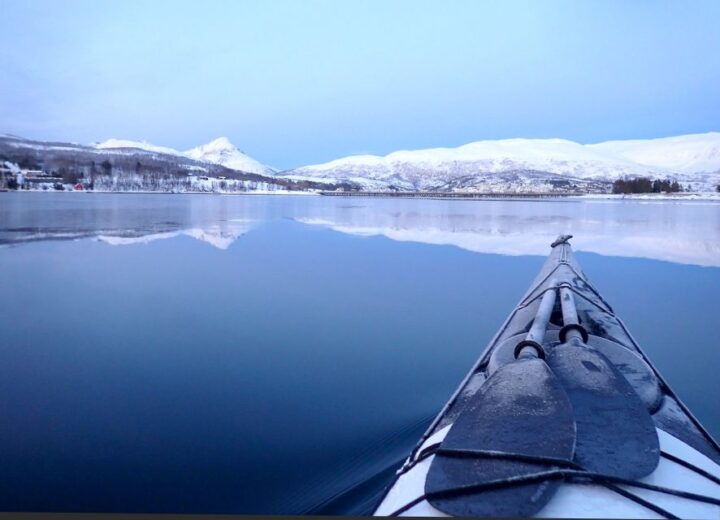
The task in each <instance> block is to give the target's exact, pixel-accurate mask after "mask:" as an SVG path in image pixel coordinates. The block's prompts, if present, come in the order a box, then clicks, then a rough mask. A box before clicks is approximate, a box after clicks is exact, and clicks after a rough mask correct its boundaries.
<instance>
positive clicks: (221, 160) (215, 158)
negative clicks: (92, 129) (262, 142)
mask: <svg viewBox="0 0 720 520" xmlns="http://www.w3.org/2000/svg"><path fill="white" fill-rule="evenodd" d="M94 146H95V148H98V149H103V150H121V149H139V150H145V151H147V152H154V153H161V154H167V155H177V156H181V157H187V158H189V159H194V160H196V161H200V162H205V163H212V164H219V165H220V166H225V167H226V168H230V169H231V170H237V171H241V172H247V173H257V174H260V175H273V174H274V173H275V171H274V170H273V169H272V168H270V167H269V166H265V165H264V164H262V163H261V162H259V161H257V160H255V159H253V158H252V157H250V156H249V155H247V154H245V153H243V152H241V151H240V150H239V149H238V148H237V147H236V146H235V145H234V144H232V143H231V142H230V140H229V139H228V138H227V137H219V138H217V139H215V140H214V141H211V142H209V143H207V144H204V145H201V146H198V147H196V148H192V149H190V150H186V151H184V152H181V151H178V150H175V149H174V148H168V147H166V146H157V145H154V144H150V143H148V142H146V141H131V140H127V139H108V140H107V141H103V142H102V143H97V144H95V145H94Z"/></svg>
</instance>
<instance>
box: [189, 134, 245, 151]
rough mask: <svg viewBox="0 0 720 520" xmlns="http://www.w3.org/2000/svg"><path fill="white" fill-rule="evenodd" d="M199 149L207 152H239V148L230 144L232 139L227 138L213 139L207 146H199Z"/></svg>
mask: <svg viewBox="0 0 720 520" xmlns="http://www.w3.org/2000/svg"><path fill="white" fill-rule="evenodd" d="M197 148H203V149H205V150H237V149H238V148H237V146H235V145H234V144H232V143H231V142H230V139H228V138H227V137H225V136H223V137H218V138H217V139H213V140H212V141H210V142H209V143H207V144H203V145H201V146H198V147H197Z"/></svg>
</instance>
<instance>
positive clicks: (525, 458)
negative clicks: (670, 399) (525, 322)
mask: <svg viewBox="0 0 720 520" xmlns="http://www.w3.org/2000/svg"><path fill="white" fill-rule="evenodd" d="M432 455H444V456H450V457H463V458H465V457H467V458H474V457H487V458H503V459H511V460H518V461H520V462H531V463H538V464H545V465H548V466H561V467H562V466H564V467H565V469H551V470H547V471H540V472H537V473H530V474H527V475H519V476H516V477H510V478H506V479H498V480H495V481H490V482H484V483H482V484H470V485H467V486H460V487H456V488H448V489H445V490H442V491H436V492H433V493H425V494H423V495H421V496H419V497H417V498H415V499H413V500H412V501H410V502H408V503H407V504H405V505H404V506H402V507H401V508H399V509H397V510H396V511H394V512H393V513H391V514H389V515H388V516H398V515H400V514H402V513H404V512H405V511H407V510H409V509H410V508H412V507H414V506H415V505H417V504H419V503H420V502H422V501H423V500H426V499H428V498H432V497H434V496H435V497H440V496H454V495H464V494H474V493H477V492H479V491H484V490H486V489H497V488H504V487H512V486H517V485H522V484H526V483H530V482H537V481H539V480H551V479H565V480H567V481H569V482H573V483H576V484H585V485H588V484H600V485H602V486H604V487H606V488H608V489H610V490H611V491H613V492H616V493H618V494H620V495H623V496H625V497H626V498H628V499H630V500H633V501H634V502H637V503H639V504H641V505H643V506H645V507H647V508H649V509H651V510H653V511H655V512H656V513H658V514H660V515H662V516H664V517H665V518H671V519H672V518H678V517H677V516H675V515H673V514H672V513H670V512H669V511H666V510H664V509H662V508H661V507H660V506H658V505H656V504H653V503H652V502H650V501H648V500H646V499H644V498H642V497H639V496H637V495H635V494H633V493H631V492H629V491H627V490H624V489H622V488H619V487H617V485H616V484H620V485H624V486H629V487H637V488H640V489H646V490H648V491H655V492H658V493H664V494H667V495H674V496H678V497H680V498H686V499H688V500H695V501H698V502H704V503H708V504H713V505H717V506H720V499H718V498H715V497H710V496H706V495H701V494H698V493H691V492H689V491H683V490H680V489H673V488H668V487H664V486H657V485H655V484H647V483H645V482H639V481H636V480H628V479H623V478H619V477H615V476H612V475H605V474H602V473H594V472H589V471H586V470H584V469H583V468H582V467H580V466H579V465H578V464H576V463H574V462H572V461H569V460H561V459H553V458H548V457H537V456H533V455H525V454H521V453H509V452H499V451H492V450H474V449H472V450H468V449H447V448H441V443H436V444H432V445H430V446H428V447H426V448H424V449H423V450H421V451H420V453H419V454H418V456H417V458H416V459H415V460H413V461H411V463H409V464H408V465H406V466H404V467H403V468H402V469H401V471H400V472H398V475H402V474H404V473H407V472H408V471H409V470H410V469H412V468H413V467H414V466H415V465H416V464H418V463H419V462H421V461H422V460H424V459H426V458H428V457H430V456H432ZM662 456H663V457H665V458H667V459H668V460H672V461H673V462H677V463H678V464H681V465H682V466H684V467H686V468H688V469H690V470H692V471H694V472H696V473H697V474H699V475H702V476H704V477H706V478H708V479H710V480H712V481H713V482H716V483H720V479H718V478H717V477H715V476H714V475H712V474H711V473H708V472H707V471H705V470H703V469H701V468H698V467H697V466H695V465H693V464H691V463H689V462H687V461H684V460H682V459H678V458H677V457H675V456H674V455H671V454H669V453H667V452H662Z"/></svg>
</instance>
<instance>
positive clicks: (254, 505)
mask: <svg viewBox="0 0 720 520" xmlns="http://www.w3.org/2000/svg"><path fill="white" fill-rule="evenodd" d="M559 233H572V234H574V235H575V236H576V238H575V239H574V240H573V243H574V246H575V249H576V251H577V257H578V260H579V261H580V263H581V265H582V266H583V268H584V270H585V272H586V273H587V274H588V276H589V277H590V279H591V281H592V282H593V283H594V284H595V286H597V287H598V288H599V290H600V291H601V292H602V294H603V296H605V298H606V299H607V300H608V301H609V302H610V303H611V304H613V306H614V308H615V310H616V312H617V313H618V314H619V315H620V316H621V317H622V318H623V319H624V321H625V322H626V324H627V325H628V327H629V328H630V330H631V332H632V333H633V334H634V336H635V337H636V339H637V340H638V341H639V342H640V344H641V345H642V346H643V348H644V349H645V351H646V353H647V354H648V355H649V356H650V357H651V359H652V360H653V362H654V363H655V364H656V366H657V367H658V369H659V370H660V371H661V372H662V373H663V375H664V376H665V377H666V378H667V379H668V381H669V383H670V384H671V385H672V386H673V388H674V389H675V391H676V392H677V393H678V395H679V396H680V397H681V398H682V399H683V400H684V401H685V402H686V404H688V406H689V407H690V409H691V410H692V411H693V413H695V414H696V415H697V417H698V418H699V419H700V420H701V421H702V422H703V423H704V425H705V426H706V427H707V428H708V429H709V430H710V432H711V433H713V434H714V435H715V436H716V437H717V436H720V409H719V407H718V406H717V399H716V396H717V395H718V394H720V383H719V382H718V378H717V374H716V372H717V367H718V366H719V365H720V349H718V342H717V340H716V334H715V333H714V332H713V331H714V329H715V327H716V324H717V312H718V307H717V292H718V289H720V204H717V203H710V202H685V201H683V202H674V201H651V202H647V201H607V200H587V201H578V200H570V199H566V200H553V201H527V200H525V201H520V200H504V201H443V200H436V201H433V200H395V199H370V198H328V197H305V196H294V197H288V196H270V197H266V196H217V195H120V194H117V195H115V194H78V193H57V194H49V193H3V194H0V244H3V246H2V247H0V316H2V322H1V323H2V324H1V326H0V410H1V411H2V412H1V413H2V419H3V425H4V426H3V428H1V429H0V446H2V461H3V464H2V466H3V471H2V472H1V474H0V475H1V476H0V484H1V486H2V489H3V492H2V493H0V510H3V511H95V512H187V513H201V512H205V513H211V512H217V513H305V512H308V513H313V512H314V513H363V512H368V511H369V509H370V507H371V504H372V501H373V500H374V499H376V498H377V496H378V494H379V493H380V492H381V491H382V489H383V486H384V485H385V484H386V483H387V482H388V481H389V479H390V478H391V475H392V472H393V471H394V469H396V468H397V466H398V464H399V463H400V462H401V460H402V459H403V458H404V456H406V454H407V452H408V451H409V449H410V448H411V447H412V446H413V445H414V444H415V442H416V441H417V439H418V437H419V436H420V435H421V433H422V431H423V430H424V428H425V427H426V426H427V425H428V423H429V421H430V420H431V419H432V417H433V416H434V415H435V414H436V413H437V412H438V411H439V409H440V407H441V406H442V405H443V404H444V403H445V401H446V400H447V399H448V397H449V396H450V394H451V393H452V392H453V390H454V389H455V387H456V386H457V384H458V383H459V382H460V380H461V378H462V377H463V375H464V374H465V372H466V371H467V370H468V369H469V368H470V366H471V365H472V363H473V362H474V361H475V359H476V358H477V357H478V356H479V355H480V353H481V352H482V350H483V349H484V347H485V345H486V344H487V342H488V341H489V340H490V338H491V337H492V335H493V334H494V333H495V331H496V330H497V329H498V328H499V326H500V325H501V323H502V321H503V320H504V318H505V317H506V316H507V314H508V313H509V312H510V311H511V310H512V308H513V307H514V305H515V304H516V303H517V301H518V300H519V298H520V297H521V295H522V293H523V292H524V291H525V289H526V288H527V287H528V285H529V284H530V282H531V280H532V279H533V277H534V276H535V274H536V273H537V271H538V269H539V268H540V266H541V265H542V263H543V261H544V259H545V256H546V255H547V253H548V251H549V243H550V242H551V241H552V239H553V238H554V237H555V236H556V235H557V234H559Z"/></svg>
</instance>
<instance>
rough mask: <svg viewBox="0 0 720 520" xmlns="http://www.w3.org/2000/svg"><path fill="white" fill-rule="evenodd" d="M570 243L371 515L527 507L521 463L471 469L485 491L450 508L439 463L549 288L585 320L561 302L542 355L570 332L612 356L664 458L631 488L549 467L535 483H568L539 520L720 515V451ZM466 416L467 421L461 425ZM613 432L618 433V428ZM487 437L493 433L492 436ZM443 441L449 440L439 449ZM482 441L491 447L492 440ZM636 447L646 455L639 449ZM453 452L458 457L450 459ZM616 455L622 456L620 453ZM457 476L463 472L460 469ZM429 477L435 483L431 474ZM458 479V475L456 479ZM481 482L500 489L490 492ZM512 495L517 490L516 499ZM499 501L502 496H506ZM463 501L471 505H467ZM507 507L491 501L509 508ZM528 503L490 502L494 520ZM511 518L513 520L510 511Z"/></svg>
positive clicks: (467, 494)
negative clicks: (489, 472) (500, 472)
mask: <svg viewBox="0 0 720 520" xmlns="http://www.w3.org/2000/svg"><path fill="white" fill-rule="evenodd" d="M568 238H569V237H561V238H560V239H558V240H557V241H556V242H555V243H553V244H552V249H551V253H550V256H549V257H548V259H547V261H546V262H545V264H544V266H543V267H542V269H541V271H540V273H539V274H538V276H537V277H536V279H535V281H534V282H533V283H532V284H531V285H530V288H529V289H528V291H527V293H526V294H525V295H524V296H523V298H522V299H521V300H520V302H519V304H518V305H517V307H516V308H515V309H514V310H513V311H512V312H511V313H510V315H509V316H508V318H507V320H506V321H505V323H504V324H503V325H502V327H501V328H500V330H499V331H498V332H497V333H496V335H495V337H494V338H493V339H492V340H491V341H490V343H489V345H488V347H487V348H486V349H485V351H484V352H483V354H482V355H481V356H480V358H479V359H478V361H477V362H476V364H475V365H474V366H473V367H472V369H471V370H470V372H469V373H468V374H467V376H466V377H465V379H464V380H463V381H462V383H461V384H460V386H459V387H458V389H457V390H456V392H455V393H454V394H453V396H452V397H451V398H450V400H449V401H448V402H447V404H446V405H445V406H444V407H443V409H442V410H441V411H440V413H439V414H438V415H437V417H436V418H435V419H434V421H433V422H432V423H431V425H430V427H429V428H428V430H427V431H426V432H425V434H424V435H423V436H422V437H421V438H420V440H419V442H418V444H417V445H416V447H415V448H414V449H413V450H412V452H411V454H410V456H409V457H408V459H407V460H406V462H405V464H404V465H403V466H402V467H401V468H400V469H399V470H398V472H397V475H396V477H395V480H394V481H393V482H392V483H391V484H390V486H389V487H388V488H387V490H386V493H385V495H384V496H383V498H382V500H381V501H380V504H379V505H378V507H377V509H376V511H375V514H376V515H382V516H385V515H408V516H446V515H447V514H448V513H447V512H446V511H441V510H439V509H437V508H436V507H434V506H433V504H435V505H439V506H440V507H443V508H445V509H446V510H447V511H453V513H452V514H460V513H455V512H454V511H486V510H488V509H486V508H482V507H480V508H476V509H473V507H476V506H478V505H481V506H485V505H487V504H486V503H483V501H484V502H488V503H490V502H492V501H495V502H500V501H504V502H507V501H508V497H510V501H512V500H516V501H521V499H520V498H518V497H519V496H520V495H521V494H522V493H520V491H521V486H527V484H528V482H527V479H529V478H531V477H530V476H528V472H529V470H527V468H526V466H527V464H525V465H524V466H523V465H522V464H518V467H523V468H526V469H524V470H523V471H524V472H523V471H520V472H519V473H518V474H517V475H509V477H508V478H504V479H499V480H496V481H495V480H494V481H492V482H490V483H489V484H488V483H487V482H485V481H486V480H487V478H485V481H484V480H483V475H473V474H472V472H471V471H468V475H466V476H465V477H463V478H465V480H466V481H467V483H468V484H471V485H472V484H473V483H474V484H475V488H478V485H479V484H477V482H485V484H482V485H480V488H481V489H479V490H478V489H475V488H474V489H473V490H471V491H468V490H460V491H458V490H457V489H449V490H445V491H446V492H445V494H446V495H447V494H450V495H452V496H453V497H454V498H453V500H451V501H450V502H451V504H449V503H448V504H446V503H447V502H448V501H447V500H444V499H438V497H439V496H440V495H442V493H438V492H437V489H436V488H437V482H443V479H444V477H445V476H446V475H444V474H443V473H442V471H446V470H444V469H443V467H442V466H443V464H441V462H442V457H443V456H444V455H443V453H444V452H447V451H448V450H447V448H448V446H450V444H452V442H454V441H451V439H450V438H451V437H455V438H457V437H458V436H457V435H455V434H451V435H450V436H448V432H450V431H453V427H454V426H455V424H456V423H457V427H455V431H457V430H458V428H463V427H465V426H462V425H461V424H462V423H463V422H465V423H467V422H468V421H467V416H468V415H469V414H471V413H473V412H472V410H473V409H475V408H477V407H478V406H485V405H487V403H483V402H482V400H483V399H486V398H487V399H497V397H487V396H489V395H492V392H489V391H488V387H489V386H492V383H490V384H489V385H488V384H486V383H487V382H488V381H489V380H490V379H493V378H494V379H497V378H498V377H501V376H500V375H499V374H500V373H502V372H503V371H504V370H506V368H507V366H510V365H509V364H513V363H514V364H517V363H518V361H517V359H518V358H517V351H516V348H517V347H518V344H519V343H521V342H523V340H525V339H526V337H528V333H529V332H531V329H532V326H533V323H534V322H535V321H536V316H537V315H539V314H538V311H539V308H540V305H541V301H542V300H543V296H544V295H545V294H546V293H548V292H550V291H553V292H559V291H560V289H562V292H563V293H564V294H567V293H570V296H571V297H572V298H571V299H573V300H574V302H573V303H574V305H573V307H574V308H575V309H576V313H577V316H576V318H577V320H578V322H579V324H576V325H574V326H573V324H568V323H567V321H568V317H567V316H564V315H563V312H562V310H563V309H562V305H561V303H560V302H559V301H558V302H557V303H556V304H555V307H554V308H553V311H552V313H551V314H550V316H549V320H548V322H547V324H546V327H545V329H546V330H545V333H544V337H543V340H542V346H541V350H542V351H543V353H544V352H545V351H547V352H550V353H552V352H553V351H554V349H558V347H559V346H560V345H564V344H565V342H566V341H567V340H568V337H569V336H571V335H573V332H572V330H573V329H575V330H581V331H582V339H581V340H580V339H578V341H579V343H578V344H580V345H582V347H577V348H583V347H586V348H587V349H588V351H593V352H599V353H600V355H601V357H602V358H603V359H607V360H608V361H609V363H610V365H612V371H613V373H615V372H619V373H621V374H622V376H623V377H624V379H625V380H626V381H627V383H629V385H630V386H631V387H632V389H633V390H634V394H633V396H632V398H633V399H635V398H636V397H637V398H639V401H640V402H641V403H642V405H643V408H644V409H645V410H647V414H648V416H649V417H651V423H649V424H652V425H653V426H654V428H655V430H656V439H657V441H656V442H659V449H660V457H659V462H657V463H656V464H655V465H654V466H653V467H655V466H656V467H655V469H654V470H652V472H651V473H649V474H647V475H645V476H643V477H642V478H632V479H629V480H628V481H627V482H625V481H622V480H621V479H618V478H615V479H614V480H613V478H612V476H608V475H605V474H601V475H597V476H594V477H593V476H591V475H590V473H588V472H587V471H585V469H584V468H580V470H578V469H577V468H575V469H573V467H572V465H573V464H574V463H576V462H577V459H575V462H572V461H568V464H567V465H566V466H563V464H559V465H555V466H552V467H550V466H548V468H547V469H549V470H551V472H550V473H548V477H547V478H544V477H542V476H540V477H537V476H536V477H534V478H535V479H536V481H539V482H541V483H542V482H545V483H547V484H549V483H550V482H551V481H558V480H559V481H561V482H562V484H561V485H560V486H559V488H558V489H557V491H553V495H552V497H551V498H549V501H548V502H547V503H546V504H544V503H543V504H540V503H538V504H537V506H538V507H537V509H539V510H538V511H537V512H535V513H534V516H539V517H556V518H557V517H587V518H592V517H604V518H610V517H618V518H651V517H652V518H667V517H669V518H672V517H693V518H718V517H720V447H719V446H718V444H717V442H716V441H715V440H714V439H713V438H712V437H711V436H710V435H709V434H708V432H707V431H706V430H705V429H704V428H703V426H702V425H701V424H700V422H699V421H698V420H697V419H696V418H695V417H694V416H693V415H692V413H691V412H690V411H689V410H688V409H687V407H686V406H685V405H684V404H683V403H682V401H681V400H680V399H679V398H678V397H677V396H676V395H675V393H674V392H673V391H672V389H671V388H670V386H669V385H668V384H667V382H666V381H665V380H664V379H663V377H662V376H661V374H660V373H659V372H658V371H657V369H656V368H655V367H654V366H653V365H652V363H651V361H650V360H649V359H648V357H647V356H646V355H645V353H644V352H643V351H642V349H641V348H640V346H639V345H638V344H637V342H636V341H635V340H634V339H633V337H632V336H631V335H630V333H629V331H628V329H627V327H626V326H625V324H624V323H623V322H622V320H620V318H618V317H617V316H616V315H615V314H614V311H613V309H612V307H611V306H610V305H609V304H608V303H607V302H606V301H605V300H604V299H603V298H602V296H601V295H600V293H599V292H598V291H597V290H596V289H595V288H594V287H593V286H592V285H591V284H590V282H589V281H588V279H587V277H586V276H585V274H584V273H583V272H582V269H581V268H580V266H579V264H578V263H577V261H576V259H575V257H574V255H573V252H572V249H571V247H570V245H569V243H568ZM575 336H576V337H577V336H579V334H575ZM558 350H559V349H558ZM541 357H542V356H541ZM504 367H506V368H504ZM598 402H600V401H598ZM590 405H592V403H590ZM576 406H577V405H576ZM485 407H486V408H487V406H485ZM576 411H577V412H578V413H579V411H580V410H579V409H578V410H576ZM643 413H644V412H643ZM461 417H462V420H460V421H459V420H458V419H459V418H461ZM577 420H578V421H581V419H580V418H579V417H578V418H577ZM546 426H547V427H552V426H551V425H546ZM609 427H612V424H610V425H609ZM483 433H486V434H487V432H483ZM446 437H447V438H448V442H445V443H444V444H443V441H444V440H445V439H446ZM486 437H487V438H488V439H489V442H492V435H489V436H488V435H486ZM653 437H655V434H653ZM591 442H592V439H591ZM600 448H601V449H603V448H605V449H607V451H608V454H609V455H608V456H609V457H612V456H613V451H614V450H616V447H614V446H606V447H603V446H600ZM639 448H641V449H643V447H642V446H640V447H639ZM617 449H619V448H617ZM648 449H650V448H648ZM443 450H444V451H443ZM461 451H462V450H461ZM465 451H468V450H465ZM481 451H482V450H481ZM511 451H512V450H511ZM450 455H452V456H456V455H454V454H453V453H450ZM471 455H472V456H475V457H485V458H487V457H488V456H490V455H492V456H494V457H499V458H501V459H508V458H510V459H512V457H513V456H515V457H516V458H517V454H514V455H513V454H508V453H504V454H503V453H501V454H499V455H498V454H488V453H480V455H477V454H475V455H473V454H471ZM617 456H619V457H621V454H620V455H617ZM438 457H439V458H438ZM435 459H438V460H437V461H436V460H435ZM433 464H434V465H435V466H434V467H433ZM561 466H563V467H561ZM467 467H468V468H470V467H472V466H467ZM475 467H485V466H477V465H476V466H475ZM453 471H455V472H457V470H453ZM577 471H585V473H584V474H583V475H578V474H576V473H573V472H577ZM429 474H430V476H431V478H428V475H429ZM438 474H439V478H438ZM461 476H462V475H461ZM608 477H610V478H608ZM454 478H457V475H455V476H454ZM513 479H515V480H513ZM483 486H486V487H487V486H490V487H493V486H494V487H493V491H492V492H491V491H490V489H489V488H488V489H486V488H483ZM541 488H542V486H541ZM497 489H502V490H506V491H507V490H509V491H510V492H511V493H510V494H509V495H507V494H506V495H502V494H501V493H498V492H497ZM513 490H516V491H517V493H515V494H514V495H515V496H514V495H513V493H512V491H513ZM447 491H449V493H448V492H447ZM436 495H438V497H436ZM501 496H505V497H506V498H500V497H501ZM536 498H537V497H536ZM522 500H524V499H522ZM530 500H535V498H533V499H530ZM463 501H466V502H467V503H466V504H463V503H462V502H463ZM504 502H503V503H501V504H495V505H496V506H504V505H505V503H504ZM458 505H459V506H463V505H465V506H468V507H470V509H467V508H466V509H463V508H462V507H461V508H460V509H457V506H458ZM526 505H527V504H519V507H520V506H522V507H520V508H519V509H516V510H513V509H509V510H508V509H507V508H505V509H503V508H502V507H501V508H499V509H498V508H497V507H496V508H493V504H490V506H491V507H490V509H489V510H490V511H499V513H496V515H498V516H499V515H504V514H505V512H507V511H516V513H515V516H517V515H525V514H526V513H523V511H532V510H533V509H532V507H531V508H530V509H528V508H527V507H525V506H526ZM466 514H473V513H466ZM476 514H485V513H476ZM489 514H492V513H489ZM510 514H511V515H512V512H511V513H510ZM531 514H532V513H531Z"/></svg>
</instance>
